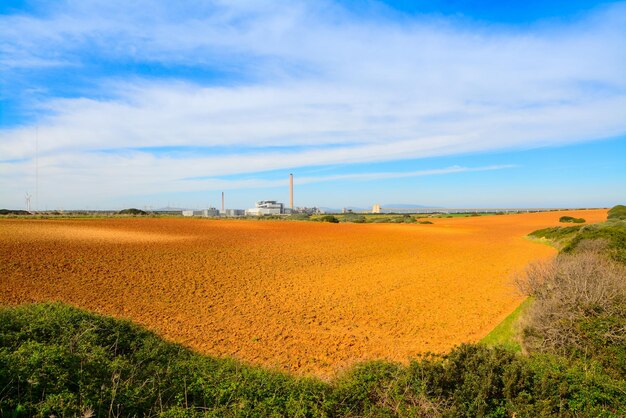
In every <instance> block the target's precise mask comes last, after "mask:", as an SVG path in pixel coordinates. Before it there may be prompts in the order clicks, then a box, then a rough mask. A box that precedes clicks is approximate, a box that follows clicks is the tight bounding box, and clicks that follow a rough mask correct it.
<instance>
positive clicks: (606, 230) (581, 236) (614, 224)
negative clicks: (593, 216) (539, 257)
mask: <svg viewBox="0 0 626 418" xmlns="http://www.w3.org/2000/svg"><path fill="white" fill-rule="evenodd" d="M586 240H604V241H606V243H607V253H608V254H609V255H610V256H611V257H613V259H615V260H617V261H620V262H622V263H626V220H611V221H607V222H603V223H600V224H594V225H588V226H586V227H584V228H581V229H580V231H579V232H578V233H577V234H576V235H574V236H573V238H572V239H571V240H570V241H569V242H568V243H567V245H565V246H564V247H563V252H565V253H571V252H574V251H575V250H576V249H577V248H578V246H579V245H580V244H581V243H582V242H583V241H586Z"/></svg>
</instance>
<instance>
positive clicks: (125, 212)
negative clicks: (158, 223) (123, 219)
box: [117, 208, 148, 215]
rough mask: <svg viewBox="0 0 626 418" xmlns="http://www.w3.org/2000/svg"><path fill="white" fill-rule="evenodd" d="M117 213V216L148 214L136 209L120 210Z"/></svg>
mask: <svg viewBox="0 0 626 418" xmlns="http://www.w3.org/2000/svg"><path fill="white" fill-rule="evenodd" d="M117 213H118V214H119V215H147V214H148V212H146V211H144V210H141V209H136V208H129V209H122V210H120V211H119V212H117Z"/></svg>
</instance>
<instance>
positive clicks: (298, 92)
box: [0, 0, 626, 209]
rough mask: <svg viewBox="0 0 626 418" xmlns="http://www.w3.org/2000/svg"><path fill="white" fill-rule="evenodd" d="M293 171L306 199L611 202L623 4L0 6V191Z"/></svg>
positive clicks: (17, 198)
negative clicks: (36, 168)
mask: <svg viewBox="0 0 626 418" xmlns="http://www.w3.org/2000/svg"><path fill="white" fill-rule="evenodd" d="M35 155H37V157H38V158H37V164H36V163H35ZM36 165H37V166H38V170H39V177H38V182H37V181H36V176H35V171H36V170H35V167H36ZM290 172H293V173H294V175H295V178H296V204H297V205H303V206H304V205H306V206H313V205H317V206H327V207H342V206H360V207H367V206H371V205H372V204H374V203H381V204H386V203H409V204H422V205H437V206H448V207H470V206H484V207H511V206H515V207H539V206H541V207H565V206H567V207H591V206H611V205H614V204H617V203H624V202H625V201H626V187H625V185H624V179H626V2H594V1H562V2H561V1H534V0H533V1H526V2H517V1H515V2H513V1H501V2H492V1H469V0H468V1H461V0H459V1H391V0H389V1H369V2H365V1H356V0H352V1H343V2H340V1H329V0H325V1H316V2H306V1H272V0H267V1H255V2H248V1H241V2H239V1H183V2H157V1H149V0H141V1H137V2H127V1H115V0H111V1H104V0H101V1H78V0H73V1H55V2H44V1H4V2H2V3H0V207H11V208H21V207H23V206H24V194H25V193H30V194H33V195H35V192H37V193H36V197H37V199H36V200H35V202H34V204H35V207H37V208H38V209H53V208H65V209H69V208H103V209H104V208H122V207H128V206H137V207H145V206H151V207H162V206H166V205H168V204H170V205H177V206H182V207H194V208H200V207H205V206H207V205H209V204H212V205H217V204H218V203H219V196H220V192H221V191H225V192H226V195H227V202H228V204H227V206H228V207H237V208H246V207H250V206H252V205H253V203H254V201H255V200H260V199H278V200H282V201H287V199H288V195H287V183H288V180H287V176H288V173H290ZM36 184H38V187H37V186H36Z"/></svg>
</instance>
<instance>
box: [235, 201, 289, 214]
mask: <svg viewBox="0 0 626 418" xmlns="http://www.w3.org/2000/svg"><path fill="white" fill-rule="evenodd" d="M290 212H291V211H290ZM284 213H286V212H285V207H284V205H283V204H282V203H280V202H277V201H275V200H261V201H258V202H256V205H255V207H254V208H252V209H246V215H248V216H263V215H281V214H284Z"/></svg>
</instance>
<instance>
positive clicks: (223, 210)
mask: <svg viewBox="0 0 626 418" xmlns="http://www.w3.org/2000/svg"><path fill="white" fill-rule="evenodd" d="M224 213H226V210H225V209H224V192H222V214H224Z"/></svg>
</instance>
